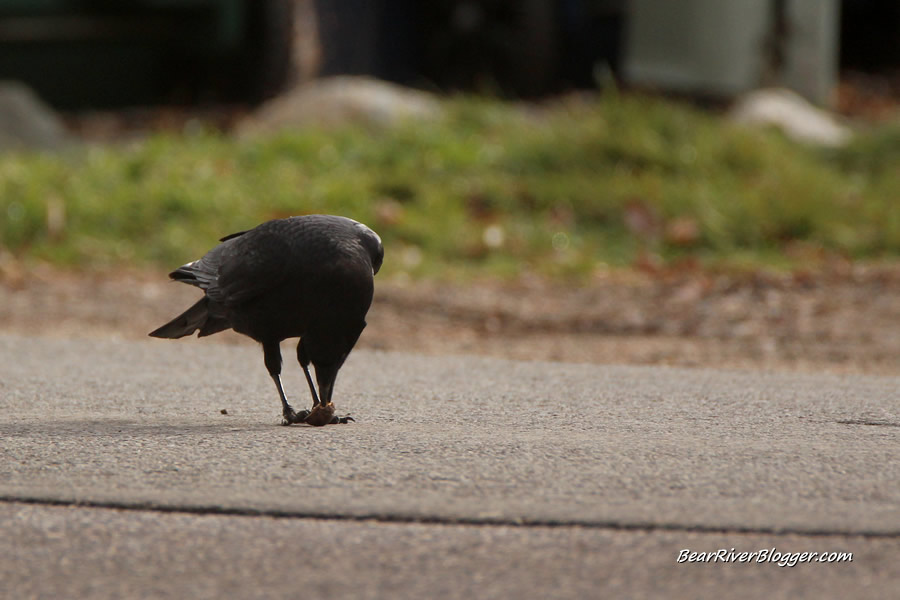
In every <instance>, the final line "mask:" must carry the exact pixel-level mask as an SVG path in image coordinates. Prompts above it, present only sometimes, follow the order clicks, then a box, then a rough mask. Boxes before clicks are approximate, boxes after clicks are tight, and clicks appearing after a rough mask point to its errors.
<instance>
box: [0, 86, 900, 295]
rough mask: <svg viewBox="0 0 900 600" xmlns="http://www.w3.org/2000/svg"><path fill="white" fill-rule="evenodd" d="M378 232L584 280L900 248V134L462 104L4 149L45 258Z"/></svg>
mask: <svg viewBox="0 0 900 600" xmlns="http://www.w3.org/2000/svg"><path fill="white" fill-rule="evenodd" d="M317 212H324V213H336V214H343V215H347V216H351V217H353V218H356V219H358V220H360V221H363V222H365V223H367V224H369V225H370V226H372V227H373V228H374V229H375V230H376V231H378V232H379V233H380V234H381V236H382V238H383V239H384V242H385V246H386V249H387V255H386V259H385V269H384V270H385V272H386V273H389V274H398V273H408V274H409V275H411V276H414V277H423V276H424V277H430V276H442V277H443V276H460V277H466V276H472V275H478V276H480V275H486V276H501V277H507V276H517V275H522V274H523V273H526V272H527V273H537V274H541V275H549V276H564V277H574V278H579V277H583V276H588V275H590V274H591V273H592V272H594V271H595V270H596V269H597V268H607V267H617V266H630V265H633V264H635V263H636V262H640V261H647V260H650V261H654V262H656V263H659V264H666V263H673V262H678V261H682V260H690V261H698V262H700V263H702V264H706V265H714V266H717V267H739V268H745V267H750V268H756V267H760V266H765V267H787V268H792V267H797V266H808V265H809V264H811V263H815V262H816V261H820V260H823V257H826V259H827V257H845V258H850V259H866V260H883V259H896V258H897V257H898V256H900V126H885V127H882V128H880V129H879V130H877V131H874V130H873V131H870V132H863V133H861V134H860V135H859V136H857V138H856V139H855V141H854V142H853V143H852V144H851V145H850V146H848V147H845V148H842V149H831V150H824V149H817V148H811V147H806V146H802V145H799V144H797V143H794V142H791V141H789V140H787V139H786V138H785V137H783V136H782V135H781V134H779V133H778V132H776V131H771V130H751V129H745V128H741V127H738V126H736V125H732V124H729V123H728V122H727V121H726V120H725V119H724V118H723V117H722V116H721V115H717V114H714V113H710V112H705V111H702V110H700V109H697V108H694V107H691V106H689V105H686V104H682V103H679V102H674V101H671V100H665V99H660V98H651V97H646V96H640V95H629V94H618V93H607V94H605V95H603V96H593V97H571V98H569V99H566V100H560V101H555V102H553V103H550V104H546V105H539V106H524V105H522V106H520V105H512V106H511V105H509V104H505V103H502V102H499V101H492V100H475V99H457V100H451V101H448V102H447V106H446V115H445V117H444V118H441V119H436V120H434V121H430V122H410V123H408V124H407V125H406V126H403V127H399V128H395V129H377V128H375V129H373V128H371V127H364V126H354V127H344V128H341V129H336V130H334V129H332V130H327V131H326V130H315V129H305V130H302V131H297V132H292V133H283V134H279V135H276V136H270V137H265V138H257V139H250V140H240V139H234V138H231V137H229V136H226V135H224V134H219V133H210V132H207V133H193V134H185V135H158V136H154V137H151V138H149V139H146V140H143V141H140V142H133V143H129V144H119V145H110V146H84V147H78V148H73V149H70V150H69V151H67V152H64V153H62V154H57V155H41V154H15V153H13V154H4V155H2V156H0V248H2V249H4V250H5V251H6V253H7V254H8V255H10V254H11V255H12V256H14V257H16V259H18V260H21V261H24V262H25V263H28V262H29V261H47V262H50V263H52V264H55V265H59V266H78V267H87V268H111V267H119V266H137V267H160V268H171V267H174V266H177V265H179V264H182V263H184V262H187V261H189V260H192V259H194V258H196V257H198V256H199V255H201V254H202V253H203V252H204V251H206V250H207V249H209V248H210V247H211V246H212V245H213V244H214V243H215V241H216V240H217V239H218V238H219V237H221V236H223V235H225V234H227V233H231V232H234V231H239V230H242V229H247V228H249V227H252V226H254V225H256V224H257V223H259V222H261V221H264V220H266V219H271V218H276V217H282V216H288V215H295V214H305V213H317Z"/></svg>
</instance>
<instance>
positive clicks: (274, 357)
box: [263, 342, 309, 425]
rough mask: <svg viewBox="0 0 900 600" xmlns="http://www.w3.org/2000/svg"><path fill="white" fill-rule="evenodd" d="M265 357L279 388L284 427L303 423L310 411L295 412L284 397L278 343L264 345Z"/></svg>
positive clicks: (267, 367) (270, 372) (267, 366)
mask: <svg viewBox="0 0 900 600" xmlns="http://www.w3.org/2000/svg"><path fill="white" fill-rule="evenodd" d="M263 357H264V359H265V362H266V369H268V371H269V375H271V377H272V380H273V381H274V382H275V387H276V388H278V396H279V398H281V415H282V416H283V417H284V420H283V421H282V422H281V424H282V425H291V424H292V423H302V422H303V421H304V420H305V419H306V417H307V416H308V415H309V411H300V413H296V412H294V409H293V408H291V405H290V404H288V401H287V397H286V396H285V395H284V386H282V385H281V348H280V347H279V346H278V343H277V342H276V343H274V344H263Z"/></svg>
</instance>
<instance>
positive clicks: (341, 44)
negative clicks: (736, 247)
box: [0, 0, 900, 107]
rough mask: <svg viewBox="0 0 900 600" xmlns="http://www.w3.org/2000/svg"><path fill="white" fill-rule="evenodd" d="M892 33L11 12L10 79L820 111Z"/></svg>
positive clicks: (116, 4)
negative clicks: (420, 91)
mask: <svg viewBox="0 0 900 600" xmlns="http://www.w3.org/2000/svg"><path fill="white" fill-rule="evenodd" d="M898 33H900V2H897V1H896V0H677V1H673V0H429V1H427V2H423V1H420V0H0V79H17V80H22V81H24V82H26V83H27V84H29V85H30V86H31V87H33V88H34V89H35V90H36V91H37V92H38V93H39V94H40V95H41V96H42V97H44V98H45V99H47V100H48V101H49V102H51V103H52V104H54V105H56V106H61V107H85V106H123V105H129V104H153V103H182V104H191V103H201V102H222V101H225V102H231V101H239V102H255V101H258V100H261V99H263V98H265V97H267V96H270V95H272V94H274V93H277V92H278V91H279V90H280V89H283V88H284V87H285V86H287V85H289V84H290V83H291V82H293V81H295V80H297V79H298V78H299V79H303V78H305V77H310V76H319V75H333V74H367V75H373V76H376V77H380V78H383V79H387V80H390V81H394V82H398V83H404V84H408V85H414V86H417V87H423V88H426V89H433V90H440V91H446V90H458V89H463V90H470V91H476V92H479V91H480V92H487V93H492V94H501V95H508V96H512V97H532V96H538V95H542V94H548V93H553V92H557V91H560V90H564V89H570V88H572V87H595V86H598V85H603V84H604V83H605V82H608V81H610V80H611V77H612V76H615V77H616V78H617V79H619V80H622V81H625V82H626V83H629V84H635V85H640V86H647V87H651V88H655V89H660V90H672V91H677V92H683V93H688V94H698V95H709V96H722V97H726V98H727V97H730V96H732V95H734V94H737V93H741V92H743V91H746V90H749V89H753V88H756V87H760V86H768V85H780V86H786V87H789V88H792V89H794V90H796V91H798V92H800V93H801V94H803V95H805V96H806V97H807V98H810V99H812V100H814V101H816V102H819V103H825V102H826V101H827V100H828V97H829V93H830V91H831V90H832V89H833V87H834V85H835V82H836V80H837V78H838V73H839V71H840V69H841V68H843V67H851V68H855V69H882V70H891V69H894V70H898V69H897V67H898V65H900V50H898V46H897V44H896V43H895V40H896V39H897V36H898Z"/></svg>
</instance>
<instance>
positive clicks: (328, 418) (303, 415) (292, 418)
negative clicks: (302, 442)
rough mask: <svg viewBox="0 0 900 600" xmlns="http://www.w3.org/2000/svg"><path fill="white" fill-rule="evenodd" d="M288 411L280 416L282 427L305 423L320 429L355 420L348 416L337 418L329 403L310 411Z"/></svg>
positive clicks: (316, 406)
mask: <svg viewBox="0 0 900 600" xmlns="http://www.w3.org/2000/svg"><path fill="white" fill-rule="evenodd" d="M289 411H290V412H285V413H284V414H283V415H282V418H281V424H282V425H284V426H288V425H293V424H294V423H306V424H307V425H313V426H315V427H322V426H323V425H338V424H341V425H346V424H347V423H350V422H351V421H352V422H356V419H354V418H353V417H351V416H350V415H344V416H342V417H339V416H337V415H336V414H334V404H332V403H330V402H329V403H328V404H325V405H323V404H317V405H315V406H313V408H312V410H301V411H297V412H295V411H294V409H293V408H291V409H289Z"/></svg>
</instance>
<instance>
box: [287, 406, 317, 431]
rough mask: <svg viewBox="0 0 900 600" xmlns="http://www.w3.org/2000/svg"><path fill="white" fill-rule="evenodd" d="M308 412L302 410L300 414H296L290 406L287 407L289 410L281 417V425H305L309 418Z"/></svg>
mask: <svg viewBox="0 0 900 600" xmlns="http://www.w3.org/2000/svg"><path fill="white" fill-rule="evenodd" d="M309 412H310V411H308V410H301V411H299V412H295V411H294V409H293V408H291V407H290V406H288V407H287V410H285V411H284V413H282V416H281V424H282V425H284V426H288V425H293V424H294V423H305V422H306V418H307V417H308V416H309Z"/></svg>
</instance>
